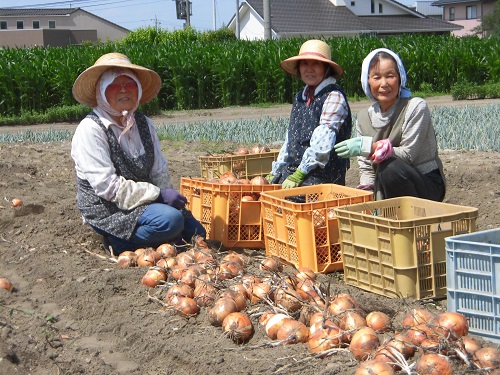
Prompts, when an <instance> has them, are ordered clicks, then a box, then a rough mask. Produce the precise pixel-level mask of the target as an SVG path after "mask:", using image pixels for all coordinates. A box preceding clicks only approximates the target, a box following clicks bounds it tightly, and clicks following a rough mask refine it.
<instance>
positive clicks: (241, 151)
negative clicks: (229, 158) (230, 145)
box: [236, 147, 250, 155]
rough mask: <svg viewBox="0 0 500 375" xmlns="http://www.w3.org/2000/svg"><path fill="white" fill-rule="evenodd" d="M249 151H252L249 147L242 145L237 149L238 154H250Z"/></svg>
mask: <svg viewBox="0 0 500 375" xmlns="http://www.w3.org/2000/svg"><path fill="white" fill-rule="evenodd" d="M249 153H250V151H248V148H246V147H240V148H239V149H238V151H236V154H237V155H246V154H249Z"/></svg>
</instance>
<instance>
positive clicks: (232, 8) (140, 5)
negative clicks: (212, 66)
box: [0, 0, 242, 31]
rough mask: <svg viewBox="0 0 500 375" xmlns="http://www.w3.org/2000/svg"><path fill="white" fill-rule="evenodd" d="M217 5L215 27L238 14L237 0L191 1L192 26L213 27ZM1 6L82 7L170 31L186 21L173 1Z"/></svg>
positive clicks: (21, 1)
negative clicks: (180, 15)
mask: <svg viewBox="0 0 500 375" xmlns="http://www.w3.org/2000/svg"><path fill="white" fill-rule="evenodd" d="M241 3H242V0H240V1H239V4H240V5H241ZM214 4H215V22H216V28H217V29H218V28H220V27H221V26H222V25H223V24H224V25H227V24H228V23H229V21H230V20H231V18H232V17H233V16H234V14H235V13H236V0H215V1H214V0H191V6H192V13H193V15H192V16H191V20H190V21H191V26H192V27H193V28H195V29H196V30H199V31H204V30H213V29H214ZM0 7H1V8H9V7H29V8H55V7H57V8H70V7H71V8H77V7H80V8H82V9H84V10H86V11H87V12H90V13H93V14H95V15H97V16H99V17H102V18H105V19H107V20H109V21H111V22H114V23H116V24H118V25H120V26H122V27H125V28H127V29H130V30H134V29H137V28H140V27H147V26H154V25H155V24H157V25H158V26H159V27H161V28H163V29H168V30H175V29H182V28H183V26H184V20H178V19H177V14H176V10H175V1H174V0H74V1H60V0H53V1H47V0H0Z"/></svg>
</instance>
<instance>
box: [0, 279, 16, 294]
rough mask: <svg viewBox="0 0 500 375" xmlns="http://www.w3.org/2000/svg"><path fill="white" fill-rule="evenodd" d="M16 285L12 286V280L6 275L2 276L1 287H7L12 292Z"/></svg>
mask: <svg viewBox="0 0 500 375" xmlns="http://www.w3.org/2000/svg"><path fill="white" fill-rule="evenodd" d="M13 288H14V287H13V286H12V283H11V282H10V280H9V279H8V278H6V277H0V289H5V290H7V291H9V292H12V289H13Z"/></svg>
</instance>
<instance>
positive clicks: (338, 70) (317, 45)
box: [280, 39, 344, 78]
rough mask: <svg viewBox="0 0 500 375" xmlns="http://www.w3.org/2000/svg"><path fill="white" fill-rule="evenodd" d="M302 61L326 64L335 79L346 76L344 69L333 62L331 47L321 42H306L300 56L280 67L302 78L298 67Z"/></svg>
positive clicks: (283, 63) (291, 58)
mask: <svg viewBox="0 0 500 375" xmlns="http://www.w3.org/2000/svg"><path fill="white" fill-rule="evenodd" d="M300 60H318V61H322V62H325V63H327V64H328V65H330V66H331V67H332V69H333V74H332V75H333V76H334V77H335V78H340V77H342V76H343V75H344V69H343V68H342V67H341V66H340V65H339V64H337V63H336V62H334V61H332V52H331V50H330V46H329V45H328V44H326V43H325V42H323V41H321V40H316V39H312V40H308V41H307V42H304V43H303V44H302V46H301V47H300V51H299V55H298V56H294V57H290V58H289V59H286V60H283V61H282V62H281V64H280V67H281V69H283V70H284V71H285V72H287V73H289V74H291V75H293V76H296V77H299V78H300V72H299V67H298V62H299V61H300Z"/></svg>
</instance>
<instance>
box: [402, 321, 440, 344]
mask: <svg viewBox="0 0 500 375" xmlns="http://www.w3.org/2000/svg"><path fill="white" fill-rule="evenodd" d="M406 337H408V339H409V340H410V342H411V343H412V344H413V345H415V346H420V344H421V343H422V341H424V340H425V339H427V338H429V339H432V338H436V337H437V334H436V332H435V331H434V330H433V329H432V327H430V326H429V325H428V324H425V323H424V324H419V325H416V326H415V327H411V328H410V329H409V330H408V332H406Z"/></svg>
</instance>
